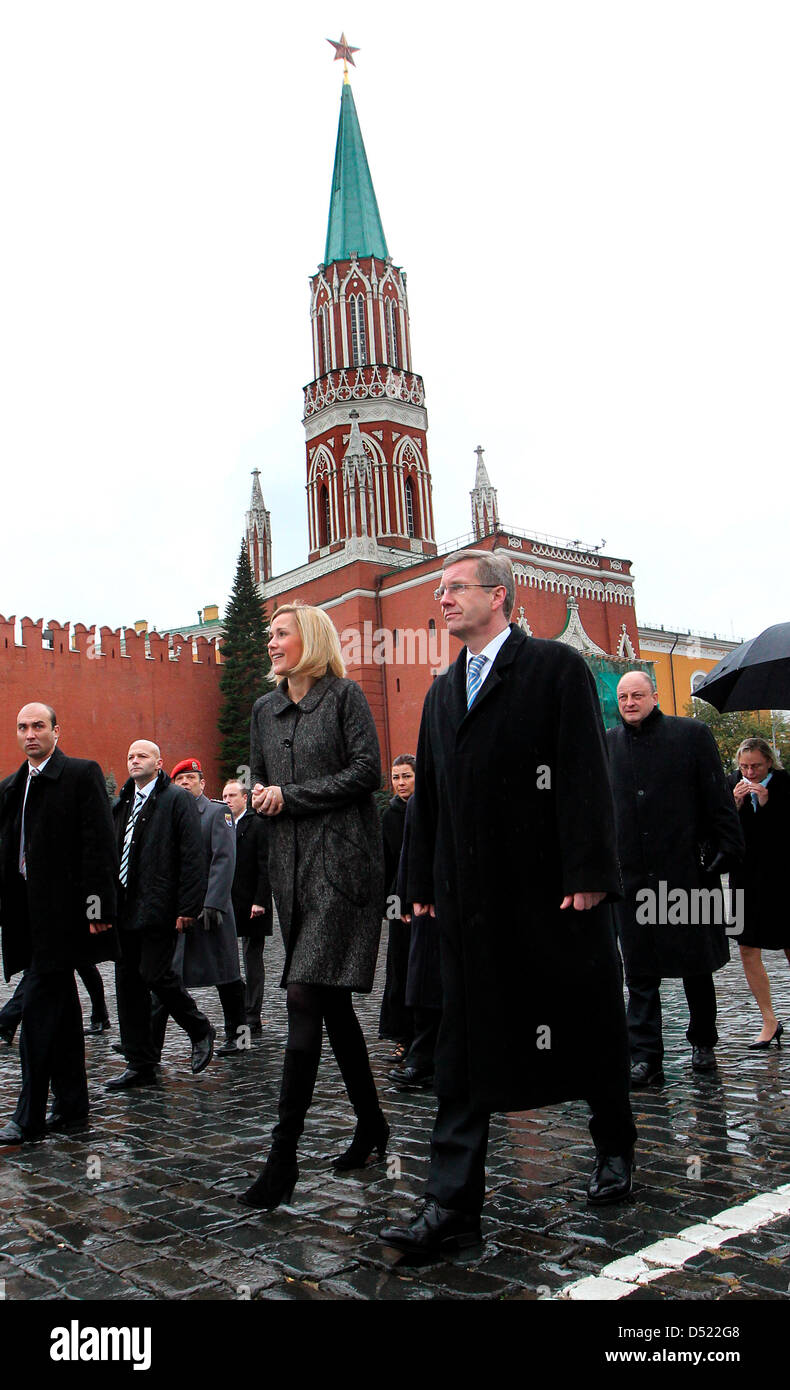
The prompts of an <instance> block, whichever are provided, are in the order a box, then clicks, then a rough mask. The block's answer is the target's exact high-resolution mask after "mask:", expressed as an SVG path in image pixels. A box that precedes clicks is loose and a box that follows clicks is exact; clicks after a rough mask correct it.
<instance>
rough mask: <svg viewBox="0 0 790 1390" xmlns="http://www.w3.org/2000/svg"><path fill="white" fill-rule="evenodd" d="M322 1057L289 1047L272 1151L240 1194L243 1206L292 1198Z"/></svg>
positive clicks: (270, 1208) (270, 1207)
mask: <svg viewBox="0 0 790 1390" xmlns="http://www.w3.org/2000/svg"><path fill="white" fill-rule="evenodd" d="M319 1060H320V1053H319V1054H318V1056H314V1055H313V1054H312V1053H308V1052H297V1051H296V1050H294V1049H291V1048H286V1051H285V1060H284V1063H283V1079H282V1085H281V1087H280V1101H279V1105H278V1107H277V1113H278V1116H279V1120H278V1123H277V1124H276V1125H275V1127H274V1131H273V1134H272V1147H271V1151H270V1153H269V1157H268V1158H267V1160H266V1165H265V1167H264V1169H263V1172H262V1173H261V1174H260V1177H258V1178H256V1180H255V1182H254V1183H253V1184H252V1187H248V1188H247V1190H246V1192H240V1193H239V1194H238V1197H237V1201H239V1202H241V1204H242V1206H245V1207H262V1208H263V1209H264V1210H265V1211H273V1210H274V1208H275V1207H279V1205H280V1203H281V1202H289V1201H290V1200H291V1197H292V1196H293V1190H294V1187H295V1186H296V1182H297V1179H298V1177H299V1166H298V1164H297V1162H296V1145H297V1144H298V1142H299V1139H300V1138H301V1134H302V1130H303V1129H304V1121H305V1115H306V1114H307V1112H308V1110H309V1108H310V1102H311V1100H312V1099H313V1090H314V1088H315V1078H316V1075H317V1073H318V1063H319Z"/></svg>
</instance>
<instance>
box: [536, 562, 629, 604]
mask: <svg viewBox="0 0 790 1390" xmlns="http://www.w3.org/2000/svg"><path fill="white" fill-rule="evenodd" d="M513 569H514V572H515V575H516V582H517V583H521V584H526V585H527V587H528V588H530V589H546V590H548V591H549V592H551V593H555V594H556V593H562V594H568V595H578V596H579V597H582V598H591V599H595V600H596V601H597V602H599V603H605V602H606V601H607V599H610V600H611V602H612V603H624V604H632V603H633V601H634V594H633V588H632V587H631V586H629V585H627V584H615V583H614V581H613V580H611V579H610V580H607V581H606V582H605V583H604V581H603V580H602V579H593V578H592V576H591V575H586V574H579V575H576V574H566V573H565V572H563V571H562V570H544V569H538V568H537V566H535V565H529V564H524V563H523V562H520V561H519V560H518V559H516V560H515V561H514V563H513Z"/></svg>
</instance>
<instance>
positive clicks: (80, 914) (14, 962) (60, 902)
mask: <svg viewBox="0 0 790 1390" xmlns="http://www.w3.org/2000/svg"><path fill="white" fill-rule="evenodd" d="M27 776H28V764H27V763H26V762H25V763H23V764H22V766H21V767H20V768H19V771H18V772H15V773H13V775H12V776H11V777H7V778H6V779H5V781H4V782H2V783H0V923H1V924H2V930H3V968H4V971H5V978H6V979H7V980H8V979H10V977H11V976H12V975H15V974H16V973H17V971H18V970H25V969H27V967H28V966H29V965H30V964H31V961H33V960H35V963H36V965H37V967H38V969H39V970H60V969H64V968H67V967H69V966H75V965H78V964H82V963H83V962H85V961H94V962H95V961H102V960H114V959H115V958H116V956H117V953H118V941H117V935H116V932H115V929H114V928H113V929H112V930H110V931H106V932H99V933H96V934H91V931H90V924H91V921H100V922H107V921H110V922H112V921H114V919H115V915H116V881H117V876H118V856H117V853H116V848H115V839H114V836H113V828H112V818H111V815H110V803H109V800H108V797H107V789H106V786H105V782H104V774H103V772H102V770H101V768H100V767H99V764H98V763H94V762H89V761H86V760H84V759H82V758H68V757H66V755H65V754H64V753H62V752H61V750H60V749H59V748H56V749H55V750H54V752H53V753H52V755H51V756H50V758H49V761H48V762H47V765H46V767H45V768H43V770H42V771H41V772H40V774H39V776H38V777H35V778H34V779H33V781H32V782H31V784H30V790H29V792H28V797H27V805H26V807H25V844H26V850H25V858H26V864H27V888H25V885H24V882H23V880H22V878H21V876H20V873H19V835H20V819H21V811H22V800H23V797H24V794H25V787H26V785H27Z"/></svg>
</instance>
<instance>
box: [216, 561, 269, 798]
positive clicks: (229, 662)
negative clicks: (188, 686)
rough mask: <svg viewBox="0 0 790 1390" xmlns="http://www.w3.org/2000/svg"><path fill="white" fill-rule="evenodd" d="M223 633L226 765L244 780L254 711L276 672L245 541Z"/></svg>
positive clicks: (226, 772) (222, 754)
mask: <svg viewBox="0 0 790 1390" xmlns="http://www.w3.org/2000/svg"><path fill="white" fill-rule="evenodd" d="M223 628H224V638H223V643H222V674H221V676H220V683H219V688H220V694H221V696H222V706H221V709H220V715H219V732H220V763H221V766H222V773H223V776H224V777H236V776H239V777H242V776H243V771H242V770H243V769H245V768H246V767H247V766H248V764H249V760H250V714H251V713H252V707H253V705H254V703H255V701H256V700H257V699H258V697H259V696H260V695H265V693H266V691H267V690H268V689H269V688H270V687H269V685H268V683H267V681H266V675H267V672H268V671H269V668H270V662H269V653H268V650H267V642H268V639H269V633H268V627H267V622H266V609H265V606H264V603H263V600H262V599H261V597H260V595H259V594H258V591H257V589H256V587H255V581H254V579H253V577H252V570H251V569H250V562H249V557H248V555H247V546H246V543H245V542H244V541H242V543H241V552H240V554H239V559H238V564H237V565H236V578H235V579H234V581H233V592H232V593H231V596H230V599H229V600H228V606H227V609H226V611H225V621H224V623H223Z"/></svg>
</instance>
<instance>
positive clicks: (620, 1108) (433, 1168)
mask: <svg viewBox="0 0 790 1390" xmlns="http://www.w3.org/2000/svg"><path fill="white" fill-rule="evenodd" d="M587 1103H588V1105H589V1106H590V1109H591V1111H592V1114H591V1115H590V1134H591V1135H592V1138H593V1142H594V1144H595V1147H596V1150H597V1151H598V1153H600V1154H610V1155H613V1154H623V1153H627V1152H628V1151H629V1150H630V1149H631V1148H632V1147H633V1144H634V1141H635V1140H636V1128H635V1126H634V1122H633V1118H632V1115H631V1103H630V1100H629V1096H628V1091H627V1089H625V1085H618V1086H616V1087H615V1086H614V1085H607V1086H605V1087H604V1088H602V1090H601V1092H600V1093H599V1094H597V1095H595V1096H591V1097H588V1102H587ZM490 1118H491V1116H490V1112H489V1111H488V1110H485V1109H482V1108H480V1107H479V1106H475V1105H474V1104H473V1102H472V1101H471V1099H470V1098H469V1097H468V1096H457V1097H456V1096H454V1097H452V1098H447V1097H441V1096H440V1098H439V1108H438V1110H437V1113H436V1120H435V1122H434V1127H433V1134H432V1136H431V1165H430V1169H429V1172H428V1187H427V1191H426V1196H427V1197H432V1198H433V1199H434V1200H435V1201H437V1202H438V1203H439V1205H440V1206H442V1207H447V1208H449V1209H450V1210H451V1211H462V1212H465V1213H466V1214H467V1215H468V1216H479V1215H480V1212H481V1211H482V1208H483V1199H484V1197H485V1169H486V1151H487V1149H488V1128H489V1122H490Z"/></svg>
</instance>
